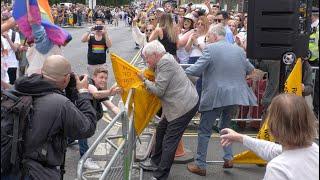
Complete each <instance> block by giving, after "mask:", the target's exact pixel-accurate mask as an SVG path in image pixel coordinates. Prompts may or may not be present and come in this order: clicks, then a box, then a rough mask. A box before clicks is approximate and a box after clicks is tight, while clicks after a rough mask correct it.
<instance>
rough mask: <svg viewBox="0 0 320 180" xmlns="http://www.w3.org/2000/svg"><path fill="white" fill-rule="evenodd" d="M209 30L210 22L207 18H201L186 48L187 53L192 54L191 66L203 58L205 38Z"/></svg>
mask: <svg viewBox="0 0 320 180" xmlns="http://www.w3.org/2000/svg"><path fill="white" fill-rule="evenodd" d="M208 29H209V22H208V19H207V17H205V16H200V17H199V19H198V22H197V24H196V29H195V30H194V32H193V33H192V35H191V36H190V37H189V40H188V42H187V44H186V46H185V48H186V51H187V52H189V53H190V55H189V62H188V63H189V64H194V63H195V62H196V61H197V60H198V59H199V58H200V57H201V56H202V50H203V49H204V47H205V36H206V34H207V32H208Z"/></svg>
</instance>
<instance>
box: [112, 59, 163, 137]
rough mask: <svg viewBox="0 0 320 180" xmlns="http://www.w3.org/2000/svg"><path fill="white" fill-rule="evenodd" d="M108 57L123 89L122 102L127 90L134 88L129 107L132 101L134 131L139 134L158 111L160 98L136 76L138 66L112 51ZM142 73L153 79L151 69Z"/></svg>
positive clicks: (124, 100) (117, 80)
mask: <svg viewBox="0 0 320 180" xmlns="http://www.w3.org/2000/svg"><path fill="white" fill-rule="evenodd" d="M110 57H111V62H112V68H113V73H114V76H115V79H116V82H117V84H118V86H119V87H121V88H122V89H123V91H124V92H123V94H122V95H121V97H122V100H123V102H126V99H127V96H128V92H129V90H130V89H131V88H132V89H134V94H133V96H132V100H131V102H130V109H131V108H132V103H134V120H135V121H134V125H135V130H136V133H137V135H139V134H141V132H142V131H143V130H144V128H145V127H146V126H147V125H148V124H149V122H150V120H151V119H152V118H153V117H154V115H155V114H156V113H157V112H158V111H159V109H160V107H161V103H160V100H159V98H158V97H157V96H155V95H153V94H151V93H150V92H148V91H147V90H146V88H145V87H144V84H143V83H142V81H141V80H140V79H139V77H138V76H137V73H138V72H140V70H139V69H138V68H136V67H134V66H132V65H131V64H129V63H128V62H127V61H125V60H124V59H122V58H121V57H119V56H117V55H115V54H113V53H111V55H110ZM144 75H145V77H146V78H147V79H149V80H151V81H154V73H153V72H152V71H151V70H145V71H144Z"/></svg>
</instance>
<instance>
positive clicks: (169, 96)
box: [145, 53, 199, 121]
mask: <svg viewBox="0 0 320 180" xmlns="http://www.w3.org/2000/svg"><path fill="white" fill-rule="evenodd" d="M155 75H156V78H155V82H151V81H148V80H146V81H145V85H146V87H147V89H148V90H149V91H150V92H151V93H153V94H155V95H156V96H158V97H159V98H160V101H161V103H162V112H163V113H164V115H165V117H166V119H167V120H168V121H172V120H174V119H177V118H179V117H181V116H182V115H184V114H185V113H187V112H189V111H190V110H191V109H192V108H193V107H194V106H195V105H196V104H197V102H198V100H199V97H198V94H197V90H196V88H195V86H194V85H193V84H192V82H191V81H190V80H189V78H188V77H187V75H186V73H185V72H184V70H183V69H182V68H181V66H180V65H179V64H178V63H177V61H176V60H175V59H174V57H173V56H172V55H171V54H169V53H167V54H165V55H164V56H163V57H162V58H161V59H160V61H159V62H158V63H157V64H156V70H155Z"/></svg>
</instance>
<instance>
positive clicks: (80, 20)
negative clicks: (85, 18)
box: [77, 14, 82, 26]
mask: <svg viewBox="0 0 320 180" xmlns="http://www.w3.org/2000/svg"><path fill="white" fill-rule="evenodd" d="M81 23H82V15H81V14H78V15H77V24H78V26H81Z"/></svg>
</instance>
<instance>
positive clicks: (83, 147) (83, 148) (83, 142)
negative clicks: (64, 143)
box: [68, 138, 89, 158]
mask: <svg viewBox="0 0 320 180" xmlns="http://www.w3.org/2000/svg"><path fill="white" fill-rule="evenodd" d="M73 141H74V140H71V139H69V138H68V144H71V143H72V142H73ZM78 142H79V152H80V158H81V157H82V156H83V155H84V153H86V152H87V151H88V149H89V146H88V139H79V140H78Z"/></svg>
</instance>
